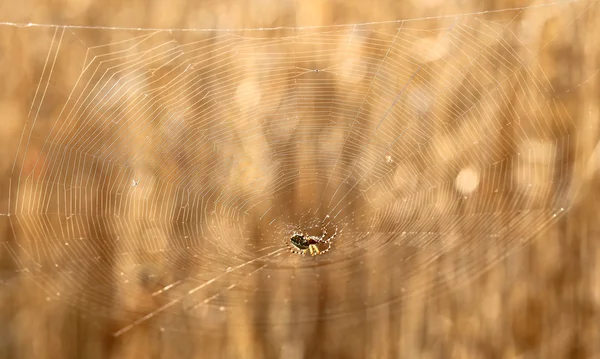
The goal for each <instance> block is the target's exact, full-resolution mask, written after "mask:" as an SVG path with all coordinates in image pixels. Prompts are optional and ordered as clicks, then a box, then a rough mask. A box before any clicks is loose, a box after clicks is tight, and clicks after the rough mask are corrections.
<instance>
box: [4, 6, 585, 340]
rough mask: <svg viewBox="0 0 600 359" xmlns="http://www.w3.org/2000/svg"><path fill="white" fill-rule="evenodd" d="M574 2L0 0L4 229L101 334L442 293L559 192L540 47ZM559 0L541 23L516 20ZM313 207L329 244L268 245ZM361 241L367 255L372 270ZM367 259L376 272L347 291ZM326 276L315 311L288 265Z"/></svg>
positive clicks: (562, 189) (567, 135) (573, 14)
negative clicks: (103, 21) (52, 11)
mask: <svg viewBox="0 0 600 359" xmlns="http://www.w3.org/2000/svg"><path fill="white" fill-rule="evenodd" d="M593 4H595V3H590V2H583V1H581V2H579V1H578V2H571V3H564V2H563V3H556V4H550V5H548V6H534V7H524V8H516V9H507V10H502V11H495V12H482V13H474V14H459V15H456V16H447V17H434V18H425V19H409V20H399V21H392V22H382V23H368V24H352V25H340V26H323V27H290V28H273V29H126V28H97V27H82V26H43V25H36V24H23V25H19V24H10V23H4V24H3V27H2V29H3V31H7V32H10V35H11V36H14V38H15V41H17V40H18V41H23V42H24V43H28V42H31V41H32V40H33V39H36V41H37V44H44V45H39V48H40V49H39V51H40V54H41V55H40V56H39V58H40V66H39V69H37V68H36V69H31V71H33V72H34V73H35V74H36V75H35V77H36V79H38V80H37V82H36V83H35V85H33V81H32V91H31V107H30V111H29V113H28V115H27V119H26V120H24V122H25V126H24V128H23V130H22V135H21V137H20V138H19V139H18V141H16V142H15V143H16V146H15V148H14V164H13V166H12V172H11V177H10V183H9V188H7V189H3V191H4V192H8V197H9V201H8V207H7V208H8V210H7V211H6V212H5V213H4V214H3V219H6V220H7V221H9V222H10V228H11V231H12V237H11V238H8V239H7V240H4V241H3V242H2V248H3V250H4V251H6V253H10V255H11V258H12V259H13V261H14V263H15V266H16V267H17V268H18V269H17V270H15V272H16V273H18V274H19V275H22V276H28V277H29V278H31V280H33V281H35V283H37V284H39V286H40V287H41V288H42V289H43V290H44V291H46V293H47V300H59V301H61V302H63V303H67V304H69V305H73V306H75V307H77V308H80V309H83V310H84V311H85V312H88V313H90V314H93V315H95V316H100V317H107V318H112V319H113V320H115V321H116V322H117V323H118V325H117V327H118V328H117V329H115V331H114V334H115V335H116V336H119V335H122V334H124V333H126V332H128V331H129V330H132V329H134V328H136V326H138V325H142V324H151V325H155V324H156V325H160V327H161V328H163V329H164V328H168V329H172V330H177V328H181V325H183V324H182V323H183V322H185V323H187V324H188V325H189V324H190V323H189V318H197V319H199V320H198V321H195V323H194V324H193V325H194V326H195V327H196V328H197V329H199V330H204V329H210V327H211V326H214V325H218V324H219V323H221V322H222V321H224V320H225V319H226V318H227V317H228V316H236V315H237V314H238V313H241V312H243V310H244V308H246V309H247V308H252V307H256V306H260V305H261V303H262V302H264V301H267V300H270V301H272V302H274V303H278V304H280V305H289V306H293V307H294V308H300V309H299V310H298V313H299V314H294V315H293V316H292V317H289V316H288V317H281V318H280V319H278V320H276V322H278V323H290V322H301V321H308V322H310V321H314V320H317V319H323V318H324V319H328V318H331V319H333V318H336V317H344V316H347V315H349V314H352V313H354V312H355V311H357V310H359V309H364V308H367V309H368V310H372V309H376V308H379V307H381V306H384V305H386V304H389V303H390V302H394V301H400V300H408V299H410V298H418V297H419V296H421V295H423V294H427V295H432V294H441V293H442V292H443V285H441V282H442V281H444V280H448V278H451V279H452V280H453V281H454V283H459V282H463V281H466V280H470V279H472V278H474V277H476V276H477V275H478V274H480V273H482V272H483V271H484V270H485V269H486V268H488V267H490V266H491V265H493V264H494V263H495V262H497V261H498V260H500V259H502V258H503V257H505V256H506V255H508V254H510V253H511V252H512V251H513V250H515V249H518V248H519V247H521V246H523V245H526V244H527V243H528V242H529V241H530V240H531V239H532V238H534V237H535V236H536V234H537V233H539V232H540V231H543V230H544V229H545V228H547V227H548V226H549V224H550V223H551V222H552V221H555V220H556V219H557V218H558V217H560V216H561V214H563V213H564V212H565V211H566V210H567V209H568V208H569V206H570V204H571V201H572V198H573V193H574V188H575V185H574V183H573V180H572V178H573V171H574V165H573V159H574V158H575V156H576V155H577V147H578V146H577V135H576V133H575V129H576V123H575V122H574V121H573V120H572V118H571V115H570V113H569V111H568V110H567V109H566V107H565V106H563V104H562V102H561V96H563V95H564V94H565V93H567V92H568V91H569V90H570V89H571V88H570V87H569V88H567V87H564V86H560V84H557V83H556V81H552V80H550V78H551V76H548V75H547V74H546V73H545V72H544V70H543V67H542V66H541V64H540V58H541V57H543V56H544V55H545V54H546V50H547V48H548V46H550V45H552V42H553V41H554V39H556V38H557V37H560V35H561V33H562V32H564V31H566V30H565V29H572V28H573V27H574V26H575V25H576V24H577V22H578V21H579V19H580V16H581V15H582V14H584V13H585V12H586V11H587V10H588V9H589V7H591V6H593ZM557 13H565V14H566V15H565V16H564V17H565V18H568V20H567V21H565V22H564V24H562V25H563V26H562V27H560V29H558V30H557V32H556V34H555V36H554V37H552V40H550V41H549V42H546V43H542V44H541V46H540V43H539V42H537V40H538V39H536V38H535V35H532V33H533V34H536V33H537V32H535V31H530V29H526V28H524V27H523V22H524V19H527V17H528V16H531V14H535V15H536V16H540V15H543V16H548V17H550V16H553V15H555V14H557ZM44 46H45V47H44ZM42 49H45V50H43V52H42ZM74 68H76V69H77V70H76V71H74V70H73V69H74ZM594 74H595V73H594ZM588 79H589V78H581V79H580V81H579V82H578V83H576V84H574V85H575V86H579V85H581V84H583V83H585V82H586V81H587V80H588ZM322 221H325V223H326V225H327V226H329V228H333V227H337V228H339V234H338V236H337V237H336V238H335V239H334V240H333V241H332V250H331V251H330V252H328V253H326V254H325V255H322V256H317V257H309V256H305V257H302V256H298V255H296V254H293V253H290V252H289V249H288V247H287V242H288V241H289V237H290V235H291V233H293V231H294V230H309V229H310V230H316V232H314V233H311V234H313V235H320V227H319V225H317V224H319V223H321V222H322ZM330 232H331V231H330ZM447 261H451V262H452V263H453V264H454V266H453V268H454V269H453V270H448V269H444V268H446V267H443V266H441V265H440V263H442V262H447ZM374 262H382V263H388V264H387V267H386V268H387V270H386V271H384V272H378V273H377V276H373V277H369V273H368V272H369V270H367V269H366V268H369V266H368V264H369V263H374ZM365 278H369V279H370V280H371V281H373V283H372V284H371V285H370V286H369V288H378V284H379V283H383V282H386V281H387V282H394V283H395V285H394V286H393V287H386V288H385V292H386V295H385V296H377V295H373V296H368V297H361V298H364V300H362V299H361V300H351V299H352V298H353V297H356V296H359V292H360V291H361V290H363V289H364V287H363V286H361V285H356V286H354V285H353V283H355V282H358V281H360V280H363V279H365ZM323 283H329V287H330V289H328V301H327V302H325V304H323V303H321V305H322V306H324V307H321V308H320V309H319V310H316V309H314V302H315V300H316V299H315V298H313V297H312V296H311V295H306V294H305V293H306V289H302V290H301V289H298V288H300V287H301V286H302V287H304V288H306V287H309V288H312V287H311V285H312V286H319V285H323ZM314 288H316V287H314ZM370 290H373V289H370ZM375 291H376V290H375ZM269 320H272V319H269ZM266 321H267V319H265V318H262V317H252V318H245V319H244V320H240V323H241V324H240V325H245V324H249V325H259V324H261V323H265V322H266ZM157 323H158V324H157ZM186 328H188V330H189V327H186Z"/></svg>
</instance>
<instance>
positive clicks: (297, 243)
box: [288, 226, 338, 256]
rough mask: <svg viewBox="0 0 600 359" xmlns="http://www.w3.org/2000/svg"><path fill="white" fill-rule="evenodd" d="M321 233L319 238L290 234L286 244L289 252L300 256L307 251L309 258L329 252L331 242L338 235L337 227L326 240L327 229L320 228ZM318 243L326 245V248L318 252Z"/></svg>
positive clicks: (302, 234) (304, 234)
mask: <svg viewBox="0 0 600 359" xmlns="http://www.w3.org/2000/svg"><path fill="white" fill-rule="evenodd" d="M321 231H322V234H321V236H320V237H318V236H309V235H308V234H306V233H298V232H294V234H292V236H291V237H290V243H288V246H290V251H291V252H292V253H296V254H302V255H305V254H306V251H309V252H310V255H311V256H315V255H317V254H323V253H327V252H329V250H330V249H331V241H333V240H334V239H335V236H337V233H338V229H337V226H336V227H335V233H334V234H333V235H332V236H331V237H329V238H326V237H327V229H325V227H321ZM320 243H327V248H326V249H325V250H319V247H318V245H319V244H320Z"/></svg>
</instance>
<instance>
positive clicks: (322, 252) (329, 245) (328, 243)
mask: <svg viewBox="0 0 600 359" xmlns="http://www.w3.org/2000/svg"><path fill="white" fill-rule="evenodd" d="M330 249H331V241H330V240H329V241H327V248H325V249H324V250H322V251H320V252H319V254H325V253H327V252H329V250H330Z"/></svg>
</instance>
